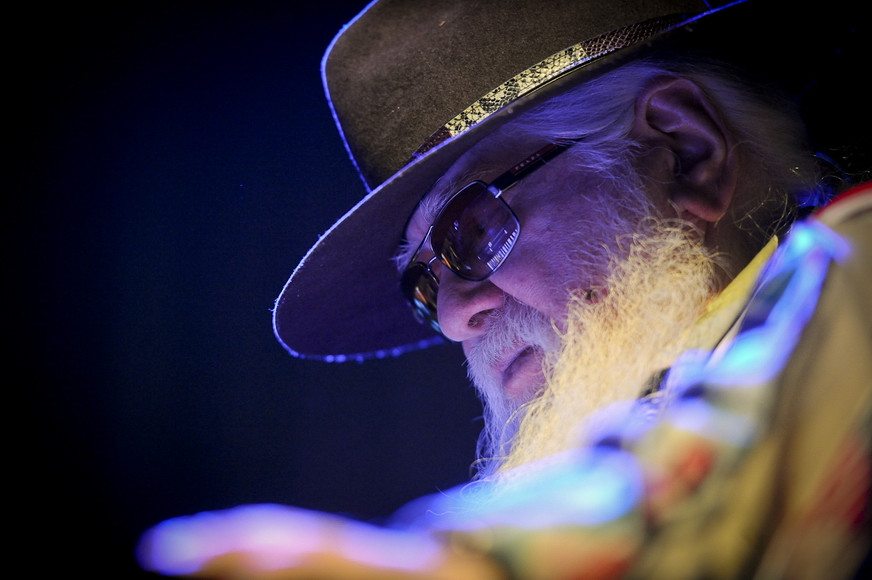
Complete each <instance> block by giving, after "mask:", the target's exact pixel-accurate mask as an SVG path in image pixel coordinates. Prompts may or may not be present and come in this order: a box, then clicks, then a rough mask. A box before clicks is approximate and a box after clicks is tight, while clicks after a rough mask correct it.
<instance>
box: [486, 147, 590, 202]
mask: <svg viewBox="0 0 872 580" xmlns="http://www.w3.org/2000/svg"><path fill="white" fill-rule="evenodd" d="M573 144H575V141H573V140H561V141H557V142H555V143H549V144H548V145H546V146H545V147H543V148H542V149H540V150H539V151H536V152H535V153H533V154H532V155H530V156H529V157H527V158H526V159H524V160H523V161H521V162H520V163H518V164H517V165H515V166H514V167H512V168H511V169H509V170H508V171H506V172H505V173H503V174H502V175H500V176H499V177H497V178H496V179H494V180H493V181H492V182H491V184H490V185H489V186H488V189H489V190H490V191H491V193H493V194H494V196H495V197H499V195H500V194H501V193H502V192H504V191H505V190H507V189H508V188H510V187H511V186H513V185H515V184H516V183H517V182H518V181H520V180H521V178H522V177H524V176H525V175H527V174H529V173H532V172H533V171H535V170H537V169H539V168H540V167H542V166H543V165H545V163H546V162H548V161H550V160H551V159H554V158H555V157H557V155H559V154H560V153H563V152H564V151H566V150H567V149H569V148H570V147H571V146H572V145H573Z"/></svg>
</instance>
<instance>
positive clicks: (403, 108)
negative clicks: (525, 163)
mask: <svg viewBox="0 0 872 580" xmlns="http://www.w3.org/2000/svg"><path fill="white" fill-rule="evenodd" d="M800 4H801V3H799V2H787V3H781V4H779V3H775V2H769V1H764V0H747V1H739V2H728V3H721V5H720V6H713V3H712V2H703V1H698V0H650V1H649V0H596V1H589V0H536V1H529V0H527V1H525V0H476V1H475V2H470V1H469V0H440V1H427V0H379V1H377V2H373V3H371V4H370V5H368V6H367V7H366V8H365V9H364V10H363V12H361V13H360V14H359V15H358V16H357V17H356V18H355V19H354V20H353V21H352V22H351V23H349V24H348V25H347V26H346V27H344V28H343V29H342V30H341V31H340V33H339V34H338V35H337V36H336V37H335V39H334V41H333V42H332V44H331V45H330V47H329V48H328V50H327V52H326V54H325V56H324V60H323V62H322V69H323V70H322V73H323V78H324V85H325V90H326V92H327V96H328V101H329V103H330V106H331V107H332V110H333V113H334V116H335V119H336V123H337V125H338V127H339V130H340V132H341V134H342V136H343V138H344V140H345V143H346V146H347V149H348V152H349V154H350V156H351V159H352V161H353V163H354V164H355V165H356V167H357V169H358V171H359V173H360V175H361V177H362V179H363V182H364V184H365V190H366V192H367V193H366V194H365V196H364V197H363V198H362V199H361V201H360V202H359V203H358V204H357V205H355V206H354V207H353V208H351V210H350V211H349V212H348V213H346V214H345V215H344V216H343V217H342V218H341V219H339V221H338V222H336V223H335V224H334V225H333V226H332V227H331V228H330V229H329V230H328V231H327V232H326V233H325V234H324V235H323V236H322V237H321V238H320V239H319V240H318V242H317V243H316V244H315V246H314V247H313V248H312V249H311V250H310V251H309V252H308V254H307V255H306V256H305V257H304V258H303V259H302V261H301V262H300V263H299V265H298V266H297V267H296V269H295V270H294V271H293V273H292V275H291V277H290V279H289V280H288V282H287V284H286V285H285V287H284V289H283V290H282V292H281V294H280V296H279V298H278V300H277V301H276V304H275V309H274V312H273V325H274V330H275V333H276V336H277V337H278V339H279V341H280V342H281V343H282V345H284V347H285V348H286V349H287V350H288V351H289V352H290V353H292V354H293V355H295V356H300V357H305V358H314V359H321V360H327V361H345V360H362V359H365V358H369V357H383V356H391V355H397V354H400V353H402V352H405V351H407V350H410V349H414V348H423V347H426V346H429V345H432V344H436V343H438V342H440V341H441V340H442V339H441V338H440V337H439V336H438V335H436V334H435V333H434V332H433V331H432V330H431V329H430V328H429V327H428V326H425V325H422V324H419V323H418V322H417V321H416V320H415V318H414V317H413V315H412V313H411V310H410V309H409V307H408V305H407V303H406V302H405V300H404V298H403V296H402V295H401V293H400V290H399V273H398V271H397V268H396V266H395V264H394V261H393V260H392V257H393V255H394V253H395V252H396V250H397V247H398V244H399V243H400V242H401V240H402V237H403V231H404V227H405V224H406V222H407V220H408V218H409V216H410V214H411V213H412V212H413V210H414V208H415V206H416V204H417V203H418V202H419V200H420V199H421V197H422V195H423V194H424V193H425V192H426V191H427V190H428V188H429V187H430V186H431V185H432V184H433V182H434V181H435V180H436V179H437V178H438V177H439V176H440V175H442V174H443V173H444V172H445V171H446V170H447V169H448V168H449V167H450V166H451V165H452V163H454V162H455V161H456V160H457V159H458V157H459V156H460V155H462V154H463V153H464V152H465V151H467V150H468V149H469V148H470V147H471V146H473V145H474V144H475V143H476V142H478V141H479V140H480V139H481V138H482V137H484V136H486V135H488V134H489V133H491V132H493V130H494V129H496V128H497V127H500V126H502V125H503V124H505V123H507V122H509V121H511V120H512V119H513V118H515V117H516V116H517V115H518V114H519V113H520V112H522V111H524V110H526V109H528V108H529V107H531V106H533V105H535V104H538V103H541V102H543V101H544V100H546V99H548V98H550V97H553V96H554V95H556V94H558V93H560V92H562V91H565V90H566V89H567V88H568V87H572V86H576V85H577V84H579V83H583V82H585V81H586V80H589V79H590V78H592V77H594V76H595V75H599V74H602V73H603V72H604V71H606V70H610V69H612V68H614V67H615V66H618V65H619V64H621V63H624V62H627V60H629V59H634V58H637V57H639V56H644V55H646V54H649V53H653V52H654V51H664V50H671V51H676V52H678V53H680V54H684V53H686V52H689V51H693V50H697V49H700V50H703V51H711V50H712V49H713V48H715V49H717V50H716V51H715V52H717V53H718V54H719V55H720V56H722V57H728V58H731V59H733V58H734V59H735V60H739V61H742V62H741V64H743V65H749V66H752V67H756V68H757V69H758V72H760V71H762V72H763V73H766V74H769V73H771V75H772V76H774V77H779V78H780V79H782V80H784V81H785V82H786V83H787V84H788V87H787V88H788V89H789V90H792V91H794V92H795V93H800V92H802V91H806V90H807V89H808V86H809V83H810V82H812V79H813V78H814V77H815V74H817V73H818V72H819V71H820V70H822V69H826V67H827V66H828V63H829V62H831V61H832V59H834V57H835V56H836V54H837V53H838V49H837V46H836V45H838V43H839V42H840V39H844V40H845V41H846V42H848V41H849V36H850V34H851V31H850V25H851V23H850V22H844V20H843V17H842V16H840V15H838V14H837V13H834V12H833V7H834V3H832V2H831V3H828V4H827V5H826V6H820V5H818V4H814V5H811V6H808V7H807V8H802V7H801V6H800ZM835 4H837V3H835ZM779 5H780V6H784V8H779ZM524 153H526V152H524Z"/></svg>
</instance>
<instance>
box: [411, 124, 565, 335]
mask: <svg viewBox="0 0 872 580" xmlns="http://www.w3.org/2000/svg"><path fill="white" fill-rule="evenodd" d="M573 143H575V141H570V140H567V141H558V142H556V143H551V144H549V145H547V146H545V147H543V148H542V149H540V150H539V151H537V152H535V153H533V154H532V155H530V156H529V157H527V158H526V159H524V160H523V161H521V162H520V163H518V164H517V165H515V166H514V167H512V168H511V169H509V170H508V171H506V172H505V173H503V174H502V175H500V176H499V177H497V178H496V179H495V180H494V181H492V182H491V183H490V184H487V183H484V182H483V181H473V182H471V183H469V184H467V185H465V186H464V187H462V188H461V189H460V190H458V191H457V192H456V193H454V194H453V195H452V196H451V197H450V198H449V200H448V202H447V203H446V204H445V206H444V207H443V208H442V210H441V211H440V212H439V215H438V216H436V219H435V220H434V221H433V224H432V225H431V226H430V228H429V229H428V230H427V234H426V235H425V236H424V239H423V240H421V243H420V245H419V246H418V249H417V250H415V254H414V255H413V256H412V259H411V261H410V262H409V265H408V266H406V268H405V270H404V271H403V276H402V280H401V288H402V291H403V295H404V296H405V297H406V300H408V301H409V304H410V305H411V306H412V310H413V312H414V313H415V316H416V317H417V318H418V320H419V321H421V322H422V323H424V324H429V325H430V326H431V327H432V328H433V329H434V330H435V331H436V332H438V333H440V334H441V333H442V330H441V328H440V327H439V321H438V319H437V312H436V294H437V293H438V292H439V279H438V278H437V277H436V275H435V274H434V273H433V270H432V269H431V267H430V265H431V264H432V263H433V262H434V261H436V260H439V261H440V262H442V264H444V265H445V267H446V268H448V269H449V270H451V271H452V272H454V273H455V274H456V275H458V276H460V277H461V278H463V279H464V280H470V281H473V282H480V281H482V280H486V279H487V278H488V277H489V276H490V275H491V274H493V273H494V272H496V271H497V268H499V267H500V265H501V264H502V263H503V262H504V261H505V259H506V258H507V257H508V255H509V253H511V251H512V248H514V247H515V242H516V241H517V240H518V236H519V235H520V233H521V222H519V221H518V216H516V215H515V212H514V211H512V208H511V207H509V204H507V203H506V202H505V200H503V199H502V198H501V197H500V196H501V195H502V193H503V192H504V191H506V190H507V189H509V188H510V187H512V186H513V185H515V184H517V183H518V182H519V181H520V180H521V179H522V178H523V177H525V176H527V175H529V174H530V173H532V172H533V171H535V170H536V169H538V168H539V167H541V166H542V165H544V164H545V163H546V162H547V161H549V160H551V159H553V158H554V157H556V156H557V155H558V154H560V153H562V152H563V151H566V149H568V148H569V147H570V146H571V145H572V144H573ZM427 240H430V248H431V249H432V250H433V254H434V255H433V257H432V258H430V259H429V260H428V261H426V262H423V261H421V260H418V255H419V254H420V253H421V250H422V249H423V248H424V245H425V244H426V243H427Z"/></svg>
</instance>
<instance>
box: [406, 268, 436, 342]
mask: <svg viewBox="0 0 872 580" xmlns="http://www.w3.org/2000/svg"><path fill="white" fill-rule="evenodd" d="M401 286H402V290H403V295H404V296H405V297H406V300H407V301H408V302H409V304H411V306H412V310H413V311H414V313H415V316H416V317H417V318H418V319H419V320H420V321H421V322H423V323H425V324H429V325H430V326H431V327H432V328H433V330H435V331H436V332H438V333H440V334H441V333H442V329H440V328H439V320H438V318H437V314H436V293H437V292H438V291H439V282H437V280H436V278H434V277H433V274H431V273H430V270H429V268H427V266H426V265H425V264H423V263H422V262H415V263H414V264H411V265H410V266H409V267H408V268H406V270H405V272H403V279H402V281H401Z"/></svg>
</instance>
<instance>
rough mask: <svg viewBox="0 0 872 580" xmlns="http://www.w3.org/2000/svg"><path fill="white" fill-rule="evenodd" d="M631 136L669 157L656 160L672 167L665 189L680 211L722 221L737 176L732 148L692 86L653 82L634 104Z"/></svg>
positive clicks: (714, 111)
mask: <svg viewBox="0 0 872 580" xmlns="http://www.w3.org/2000/svg"><path fill="white" fill-rule="evenodd" d="M634 132H635V134H636V135H637V136H638V137H640V139H641V140H642V142H643V143H645V144H648V145H650V146H651V147H652V150H654V149H660V150H663V149H666V150H668V151H669V152H671V155H667V156H655V158H656V159H661V160H665V161H661V162H666V163H669V164H672V167H669V168H668V170H670V171H671V174H672V175H674V181H672V182H671V183H669V184H667V189H668V194H669V197H670V200H671V202H672V203H673V204H674V205H675V206H676V207H677V208H678V209H679V212H681V213H684V212H687V213H689V214H691V215H692V216H694V217H696V218H698V219H701V220H703V221H706V222H711V223H714V222H716V221H718V220H719V219H720V218H722V217H723V216H724V214H725V213H726V211H727V208H728V207H729V206H730V203H731V202H732V199H733V194H734V192H735V188H736V179H737V177H738V171H737V159H736V155H735V152H734V151H733V145H734V143H733V140H732V137H731V135H730V133H729V131H727V129H726V126H725V125H724V123H723V121H722V119H721V117H720V115H719V114H718V112H717V109H716V108H715V107H714V105H713V103H712V102H711V101H710V100H709V99H708V97H707V96H706V94H705V93H704V92H703V91H702V89H701V88H700V87H699V86H698V85H697V84H695V83H694V82H692V81H690V80H687V79H682V78H676V77H660V78H657V79H655V80H654V81H652V82H651V83H650V84H649V85H648V86H646V88H645V89H644V90H643V92H642V93H641V94H640V95H639V97H638V99H637V101H636V118H635V126H634ZM664 170H667V168H660V171H664Z"/></svg>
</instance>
